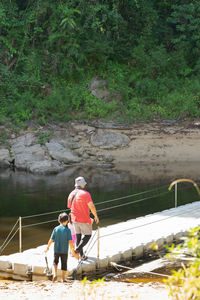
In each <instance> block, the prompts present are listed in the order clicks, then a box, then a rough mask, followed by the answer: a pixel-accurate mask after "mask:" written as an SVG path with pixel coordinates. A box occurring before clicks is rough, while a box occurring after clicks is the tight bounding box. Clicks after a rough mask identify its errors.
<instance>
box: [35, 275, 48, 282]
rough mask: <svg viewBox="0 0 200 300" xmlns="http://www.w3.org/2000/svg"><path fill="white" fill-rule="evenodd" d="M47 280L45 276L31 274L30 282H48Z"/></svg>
mask: <svg viewBox="0 0 200 300" xmlns="http://www.w3.org/2000/svg"><path fill="white" fill-rule="evenodd" d="M49 279H50V278H49V277H48V276H46V275H45V274H43V275H38V274H32V281H40V280H49Z"/></svg>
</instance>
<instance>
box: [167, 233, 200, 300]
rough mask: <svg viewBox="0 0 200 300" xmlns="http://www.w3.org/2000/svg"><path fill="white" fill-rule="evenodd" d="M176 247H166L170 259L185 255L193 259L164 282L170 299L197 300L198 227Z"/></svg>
mask: <svg viewBox="0 0 200 300" xmlns="http://www.w3.org/2000/svg"><path fill="white" fill-rule="evenodd" d="M183 240H184V242H183V244H181V245H178V246H177V247H175V246H174V244H173V245H172V247H168V249H169V250H170V251H171V255H170V257H171V258H173V257H177V255H180V254H182V253H187V254H188V255H189V256H190V257H192V258H193V260H191V262H190V263H189V265H188V266H187V267H186V266H185V265H183V268H182V269H179V270H178V271H173V273H172V276H170V277H168V279H167V280H165V283H166V285H167V286H168V288H169V290H170V295H171V297H172V299H176V300H198V299H199V298H200V227H197V228H194V229H192V230H191V231H190V233H189V236H188V237H186V238H184V239H183Z"/></svg>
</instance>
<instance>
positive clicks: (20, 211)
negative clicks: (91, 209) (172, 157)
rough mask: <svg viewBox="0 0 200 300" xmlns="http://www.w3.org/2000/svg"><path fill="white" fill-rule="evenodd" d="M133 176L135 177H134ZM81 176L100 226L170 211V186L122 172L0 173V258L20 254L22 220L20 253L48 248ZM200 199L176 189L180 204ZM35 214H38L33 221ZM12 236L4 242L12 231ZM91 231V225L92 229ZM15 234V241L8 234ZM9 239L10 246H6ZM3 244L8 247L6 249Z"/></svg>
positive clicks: (187, 188) (185, 186)
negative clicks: (46, 245) (59, 219)
mask: <svg viewBox="0 0 200 300" xmlns="http://www.w3.org/2000/svg"><path fill="white" fill-rule="evenodd" d="M136 174H137V172H136ZM79 175H81V176H83V175H84V176H85V178H86V180H87V182H88V184H87V190H88V191H89V192H90V193H91V196H92V198H93V201H94V203H95V205H96V208H97V211H98V215H99V218H100V227H103V226H107V225H110V224H115V223H118V222H122V221H126V220H128V219H132V218H137V217H140V216H144V215H146V214H150V213H154V212H157V211H161V210H164V209H168V208H171V207H174V191H171V192H170V191H168V187H169V185H170V183H171V182H169V178H168V177H167V176H166V180H165V179H164V178H162V181H159V182H158V181H156V182H155V181H154V178H152V180H151V182H148V183H147V182H143V181H141V180H140V181H139V182H138V181H137V178H136V177H134V178H132V177H131V176H129V174H126V172H121V171H119V172H118V171H116V170H115V171H109V172H107V171H104V172H99V171H98V170H97V171H96V172H93V173H92V175H91V174H89V173H88V174H85V170H81V169H79V170H77V169H73V168H71V169H69V170H68V171H66V172H63V173H61V174H58V175H51V176H42V175H33V174H28V173H25V172H13V171H10V170H7V171H5V170H1V171H0V191H1V195H0V224H1V225H0V246H2V245H3V247H2V248H1V250H3V251H2V255H7V254H11V253H14V252H17V251H18V249H19V241H18V239H19V237H18V232H16V234H15V231H16V230H17V229H18V224H16V222H17V220H18V218H19V216H21V217H22V226H23V230H22V250H26V249H29V248H34V247H37V246H39V245H43V244H46V243H47V241H48V239H49V237H50V234H51V232H52V229H53V228H54V227H55V226H56V225H57V224H58V223H57V217H58V214H59V212H61V211H64V210H65V209H66V200H67V197H68V194H69V193H70V192H71V190H72V189H73V188H74V178H75V177H77V176H79ZM198 199H199V196H198V195H197V192H196V190H195V189H194V187H193V185H192V184H188V183H184V184H180V185H179V186H178V205H183V204H186V203H189V202H193V201H196V200H198ZM33 215H37V216H35V217H33ZM14 224H16V227H15V228H14V230H13V232H12V234H11V235H10V236H9V237H8V239H7V242H8V244H7V242H6V243H4V242H5V239H6V237H7V236H8V234H9V232H10V230H11V229H12V228H13V226H14ZM94 229H95V225H94ZM13 234H14V236H13V238H12V235H13ZM10 238H12V239H11V241H10ZM6 244H7V245H6Z"/></svg>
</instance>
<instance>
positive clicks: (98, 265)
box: [97, 226, 100, 269]
mask: <svg viewBox="0 0 200 300" xmlns="http://www.w3.org/2000/svg"><path fill="white" fill-rule="evenodd" d="M97 230H98V236H97V268H98V269H99V267H100V264H99V237H100V228H99V226H98V229H97Z"/></svg>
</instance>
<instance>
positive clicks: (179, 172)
mask: <svg viewBox="0 0 200 300" xmlns="http://www.w3.org/2000/svg"><path fill="white" fill-rule="evenodd" d="M127 134H128V135H129V136H130V138H131V142H130V144H129V146H128V147H125V148H122V149H117V150H113V151H112V155H113V157H114V158H115V165H116V168H117V169H119V170H126V171H129V172H130V174H132V175H133V176H136V177H137V180H139V178H141V180H144V181H148V180H150V179H152V178H154V180H155V181H156V180H161V179H162V178H165V180H166V176H167V177H168V178H169V180H171V179H174V178H177V177H181V178H183V177H189V178H191V179H198V178H200V173H199V163H200V154H199V153H200V122H198V121H185V122H183V121H182V122H174V123H173V122H159V123H158V122H155V123H140V124H135V125H133V127H132V128H131V129H130V130H128V131H127Z"/></svg>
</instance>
